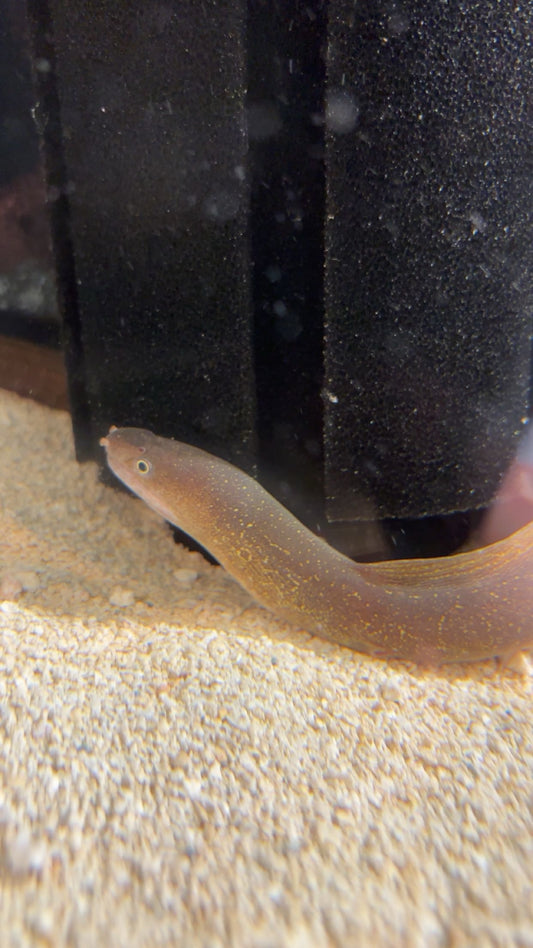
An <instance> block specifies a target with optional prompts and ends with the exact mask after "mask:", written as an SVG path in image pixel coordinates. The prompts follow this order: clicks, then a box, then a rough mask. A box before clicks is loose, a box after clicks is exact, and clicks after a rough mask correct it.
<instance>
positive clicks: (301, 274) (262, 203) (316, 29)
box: [248, 0, 327, 518]
mask: <svg viewBox="0 0 533 948" xmlns="http://www.w3.org/2000/svg"><path fill="white" fill-rule="evenodd" d="M326 6H327V5H326V3H325V2H324V0H310V2H308V3H305V4H302V3H300V2H298V0H249V4H248V129H249V139H250V169H251V182H252V187H251V198H252V200H251V208H250V220H251V233H252V249H253V260H254V282H253V285H254V310H255V335H254V342H255V366H256V379H257V396H258V397H257V409H258V436H259V460H260V463H261V467H262V472H263V475H264V476H265V477H266V479H267V481H268V482H269V485H270V486H271V488H272V489H273V490H274V491H275V492H276V493H278V494H279V495H280V496H282V497H283V499H284V500H286V501H287V502H288V503H289V504H290V505H292V506H293V507H295V508H296V509H298V510H299V512H300V513H302V514H304V515H305V510H306V509H307V507H308V505H310V506H311V507H312V508H313V517H314V518H316V517H317V515H320V514H321V507H322V456H321V447H322V405H321V398H320V391H321V386H322V317H323V295H322V285H323V280H322V261H323V212H324V126H323V91H324V77H325V60H324V56H323V50H324V41H325V37H326Z"/></svg>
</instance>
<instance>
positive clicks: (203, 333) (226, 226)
mask: <svg viewBox="0 0 533 948" xmlns="http://www.w3.org/2000/svg"><path fill="white" fill-rule="evenodd" d="M29 10H30V13H31V16H32V22H33V27H34V38H35V39H34V58H35V60H36V61H37V63H39V64H40V68H39V69H38V72H37V78H38V83H39V87H38V93H39V103H38V108H37V114H38V120H39V122H40V125H41V129H42V131H43V135H44V140H45V142H46V145H47V161H48V169H49V187H50V192H51V202H52V205H53V206H52V223H53V230H54V237H55V244H56V254H57V267H58V273H59V293H60V298H61V308H62V311H63V318H64V323H65V327H66V337H67V367H68V369H69V376H70V383H71V398H72V409H73V416H74V421H75V425H74V430H75V437H76V445H77V450H78V456H79V457H80V458H81V459H83V458H84V457H87V456H91V455H93V454H94V451H95V444H96V442H97V439H98V437H99V436H101V435H102V433H103V432H104V431H105V430H107V427H108V426H109V423H110V422H112V423H114V424H117V425H123V424H131V425H139V426H144V427H146V426H149V427H151V428H153V429H154V430H157V431H158V432H159V433H161V434H163V435H174V436H177V437H182V438H184V439H185V438H188V439H189V440H194V441H196V442H197V443H202V444H203V445H204V446H205V447H210V448H211V449H212V450H213V451H216V452H217V453H219V454H230V455H231V456H232V457H233V459H234V460H236V461H238V462H239V463H242V464H245V465H246V464H247V463H249V453H250V446H251V441H252V431H253V415H254V390H253V384H252V375H251V348H250V333H251V322H250V317H251V307H250V286H249V281H250V261H249V252H248V245H249V241H248V231H247V227H248V223H247V214H248V205H249V199H248V184H247V181H246V136H245V121H244V91H245V85H244V70H245V55H244V28H245V5H244V3H243V2H238V0H227V2H207V3H206V2H203V3H202V4H198V3H197V2H195V0H188V2H186V0H181V2H180V3H174V4H173V5H168V4H167V5H163V4H156V3H138V2H131V0H130V2H123V3H116V2H114V0H104V2H99V3H90V4H88V3H85V2H74V3H72V2H70V0H68V2H66V0H51V2H50V3H41V2H39V0H36V2H32V3H30V5H29ZM43 63H48V64H49V66H50V68H49V69H43V65H42V64H43Z"/></svg>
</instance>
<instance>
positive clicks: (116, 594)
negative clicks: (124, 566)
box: [109, 586, 135, 609]
mask: <svg viewBox="0 0 533 948" xmlns="http://www.w3.org/2000/svg"><path fill="white" fill-rule="evenodd" d="M109 602H110V603H111V605H112V606H118V607H119V608H120V609H125V608H126V607H127V606H132V605H133V603H134V602H135V597H134V595H133V593H132V591H131V589H126V587H125V586H114V587H113V589H112V590H111V592H110V594H109Z"/></svg>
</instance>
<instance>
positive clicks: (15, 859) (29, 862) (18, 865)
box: [6, 829, 46, 876]
mask: <svg viewBox="0 0 533 948" xmlns="http://www.w3.org/2000/svg"><path fill="white" fill-rule="evenodd" d="M45 860H46V848H45V846H44V845H43V844H42V843H35V842H34V841H33V840H32V838H31V836H30V834H29V832H28V830H24V829H23V830H20V831H19V832H18V833H17V835H16V836H15V838H14V839H13V840H11V841H10V842H9V843H8V844H7V846H6V863H7V866H8V868H9V869H10V871H11V872H12V873H13V875H15V876H23V875H27V874H28V873H29V872H42V869H43V867H44V863H45Z"/></svg>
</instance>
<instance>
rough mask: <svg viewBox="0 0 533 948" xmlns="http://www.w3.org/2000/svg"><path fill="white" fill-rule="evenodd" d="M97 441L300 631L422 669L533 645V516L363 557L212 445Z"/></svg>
mask: <svg viewBox="0 0 533 948" xmlns="http://www.w3.org/2000/svg"><path fill="white" fill-rule="evenodd" d="M100 443H101V444H102V445H103V446H104V447H105V449H106V451H107V460H108V463H109V466H110V467H111V469H112V471H113V472H114V473H115V474H116V476H117V477H119V478H120V480H121V481H123V482H124V483H125V484H126V485H127V486H128V487H129V488H130V489H131V490H132V491H134V493H135V494H137V495H138V496H139V497H141V498H142V499H143V500H144V501H146V503H147V504H148V505H149V506H150V507H152V508H153V509H154V510H155V511H157V513H159V514H161V516H162V517H164V518H165V519H166V520H169V521H170V522H171V523H173V524H175V526H177V527H179V528H180V529H181V530H183V531H184V532H185V533H188V534H190V536H192V537H194V538H195V539H196V540H197V541H198V542H199V543H200V544H201V545H202V546H203V547H205V548H206V549H207V550H209V551H210V552H211V553H212V554H213V556H215V557H216V559H217V560H218V561H219V563H221V565H222V566H224V567H225V568H226V569H227V570H228V572H229V573H231V575H232V576H233V577H234V578H235V579H237V580H238V581H239V583H240V584H241V585H242V586H244V588H245V589H246V590H247V591H248V592H249V593H251V595H252V596H254V597H255V598H256V599H257V600H258V601H259V602H260V603H262V605H263V606H266V607H267V608H268V609H271V610H272V611H273V612H275V613H276V614H277V615H279V616H282V617H283V618H284V619H287V620H288V621H289V622H291V623H294V624H295V625H297V626H299V627H300V628H303V629H307V630H308V631H310V632H312V633H314V634H316V635H318V636H321V637H322V638H325V639H329V640H331V641H333V642H336V643H338V644H340V645H345V646H348V647H349V648H352V649H356V650H357V651H359V652H365V653H367V654H370V655H374V656H379V657H381V658H399V659H406V660H410V661H414V662H419V663H422V664H426V665H440V664H442V663H444V662H461V661H472V660H477V659H483V658H491V657H499V658H501V659H503V660H509V659H510V658H511V657H512V656H513V655H514V654H516V653H517V652H519V651H521V650H522V649H524V648H528V647H531V646H533V522H531V523H529V524H528V525H527V526H525V527H523V528H522V529H521V530H518V531H517V532H516V533H514V534H512V536H510V537H507V538H506V539H504V540H501V541H499V542H497V543H493V544H492V545H490V546H487V547H483V548H482V549H477V550H473V551H470V552H467V553H459V554H456V555H455V556H449V557H440V558H434V559H418V560H394V561H390V562H385V563H356V562H354V561H353V560H351V559H349V558H348V557H346V556H344V555H343V554H342V553H339V552H338V551H337V550H335V549H333V548H332V547H331V546H329V545H328V544H327V543H326V542H325V541H324V540H322V539H321V538H320V537H317V536H315V534H313V533H312V532H311V531H310V530H308V529H307V527H305V526H304V525H303V524H302V523H300V522H299V521H298V520H297V519H296V518H295V517H294V516H293V515H292V514H291V513H289V511H288V510H286V509H285V507H283V506H282V505H281V504H280V503H278V501H277V500H275V499H274V498H273V497H272V496H271V495H270V494H269V493H268V492H267V491H266V490H265V489H264V488H263V487H261V485H260V484H258V483H257V481H255V480H254V479H253V478H251V477H249V476H248V475H247V474H245V473H244V472H243V471H240V470H239V469H238V468H236V467H234V465H232V464H228V463H227V462H226V461H223V460H221V459H220V458H217V457H214V456H213V455H211V454H208V453H207V452H206V451H202V450H200V449H199V448H195V447H192V446H191V445H188V444H183V443H181V442H179V441H173V440H170V439H167V438H160V437H158V436H157V435H154V434H152V433H151V432H150V431H144V430H142V429H140V428H115V427H112V428H111V430H110V432H109V434H108V435H107V437H105V438H102V439H101V442H100Z"/></svg>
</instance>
